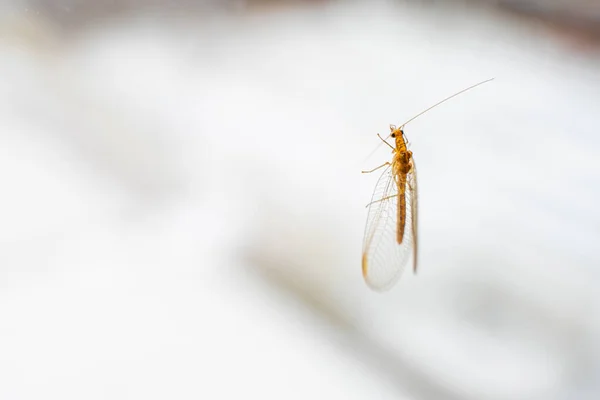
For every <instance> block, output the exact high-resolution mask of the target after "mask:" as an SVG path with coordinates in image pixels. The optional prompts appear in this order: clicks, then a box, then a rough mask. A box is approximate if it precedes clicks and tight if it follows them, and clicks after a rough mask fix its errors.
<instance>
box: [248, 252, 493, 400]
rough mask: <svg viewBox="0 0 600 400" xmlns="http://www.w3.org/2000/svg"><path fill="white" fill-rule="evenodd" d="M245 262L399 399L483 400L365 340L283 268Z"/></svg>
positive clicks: (252, 258)
mask: <svg viewBox="0 0 600 400" xmlns="http://www.w3.org/2000/svg"><path fill="white" fill-rule="evenodd" d="M245 258H246V261H247V262H248V263H249V264H250V265H251V266H252V267H251V269H250V272H251V275H254V276H256V277H257V278H258V279H259V280H260V281H262V282H264V283H266V284H267V285H268V287H269V289H271V290H274V291H276V292H278V294H281V295H283V296H284V297H288V298H292V300H294V301H300V302H301V304H303V305H304V306H307V308H308V310H309V311H310V313H311V316H312V317H315V318H316V319H317V320H318V321H317V325H324V326H326V327H327V328H328V329H327V333H328V334H329V335H331V336H330V339H331V341H332V342H333V343H335V344H336V345H337V346H338V347H339V348H341V349H343V351H344V352H347V353H349V354H353V355H354V356H355V357H356V358H357V360H358V361H360V362H361V363H363V364H364V365H365V366H367V367H369V369H370V370H373V371H377V375H378V376H381V377H382V378H384V379H386V380H388V381H390V382H391V383H392V384H393V386H394V387H396V388H397V389H398V391H399V392H400V393H401V394H402V395H403V396H406V395H408V396H410V397H412V398H415V399H423V400H434V399H435V400H437V399H445V400H484V399H483V398H482V397H481V396H478V397H474V396H473V395H469V394H467V393H464V392H461V391H459V390H458V389H457V388H455V387H452V386H451V385H450V384H444V383H443V382H439V381H438V380H437V379H435V378H434V377H433V376H431V375H430V374H428V373H426V372H425V371H423V370H422V369H421V368H419V367H418V366H416V365H414V364H413V363H412V362H411V361H410V359H409V357H408V356H407V355H405V354H402V353H401V352H399V351H398V350H397V349H392V348H389V347H387V346H386V345H385V344H383V343H380V342H377V341H376V340H374V339H373V338H371V337H369V336H368V335H367V334H366V333H365V332H362V331H361V329H360V327H358V326H356V324H355V323H354V322H353V321H352V318H351V316H344V315H343V312H340V311H341V310H339V311H336V309H335V301H334V299H324V298H323V297H324V296H322V295H321V296H320V295H319V294H316V295H313V294H311V293H310V290H309V289H308V288H307V287H306V285H302V284H300V283H299V282H296V281H294V280H293V279H291V278H290V277H289V276H287V275H285V274H282V273H279V272H277V271H280V270H285V269H284V268H280V266H275V265H273V264H272V263H271V262H270V261H269V260H266V259H264V258H262V257H256V256H249V257H245ZM246 272H248V271H246ZM365 290H366V288H365ZM373 295H375V296H377V295H379V294H375V293H374V294H373Z"/></svg>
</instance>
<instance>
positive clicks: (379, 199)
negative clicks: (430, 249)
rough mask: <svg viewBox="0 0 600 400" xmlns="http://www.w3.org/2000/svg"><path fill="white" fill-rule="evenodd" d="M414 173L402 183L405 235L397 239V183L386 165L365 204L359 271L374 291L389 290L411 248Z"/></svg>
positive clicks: (404, 264)
mask: <svg viewBox="0 0 600 400" xmlns="http://www.w3.org/2000/svg"><path fill="white" fill-rule="evenodd" d="M409 182H410V183H411V185H412V184H414V183H416V178H415V177H414V174H412V173H411V174H409V175H408V176H407V180H406V183H405V188H406V190H405V198H406V222H405V226H404V238H403V240H402V243H401V244H398V241H397V230H398V229H401V227H400V226H398V183H397V181H396V179H395V177H394V176H393V173H392V167H391V166H388V167H387V168H386V169H385V171H383V173H382V174H381V176H380V177H379V180H378V181H377V185H376V186H375V190H374V192H373V196H372V198H371V203H370V205H369V206H368V208H369V211H368V215H367V224H366V226H365V238H364V242H363V257H362V270H363V277H364V278H365V282H366V283H367V285H368V286H369V287H370V288H371V289H373V290H376V291H385V290H388V289H390V288H391V287H392V286H393V285H394V284H395V283H396V282H397V281H398V279H399V278H400V276H401V275H402V271H403V270H404V267H405V266H406V264H407V261H408V259H409V258H410V256H411V254H413V255H416V250H415V252H414V253H413V252H411V250H412V249H413V247H414V237H415V236H414V233H416V221H415V222H414V223H413V219H414V217H415V216H416V210H415V211H414V212H413V193H416V192H415V191H414V190H413V187H411V186H410V185H409ZM415 188H416V187H415Z"/></svg>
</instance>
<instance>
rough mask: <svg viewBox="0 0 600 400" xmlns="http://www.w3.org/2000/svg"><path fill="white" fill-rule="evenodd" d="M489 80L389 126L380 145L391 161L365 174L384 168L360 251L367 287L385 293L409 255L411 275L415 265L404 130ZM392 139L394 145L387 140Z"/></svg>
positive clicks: (412, 173) (410, 169)
mask: <svg viewBox="0 0 600 400" xmlns="http://www.w3.org/2000/svg"><path fill="white" fill-rule="evenodd" d="M493 79H494V78H492V79H488V80H485V81H483V82H479V83H477V84H475V85H473V86H470V87H468V88H466V89H463V90H461V91H459V92H457V93H455V94H453V95H452V96H449V97H447V98H445V99H444V100H442V101H439V102H438V103H436V104H434V105H433V106H431V107H429V108H427V109H426V110H424V111H422V112H420V113H419V114H417V115H415V116H414V117H412V118H411V119H409V120H408V121H406V122H405V123H403V124H402V125H400V126H399V127H396V126H394V125H390V134H389V135H388V136H387V137H386V138H385V139H384V138H383V137H381V135H380V134H377V136H378V137H379V139H380V140H381V142H382V143H380V145H381V144H383V143H385V144H386V145H387V146H389V147H390V148H391V149H392V161H391V162H389V161H386V162H385V163H383V164H382V165H380V166H378V167H376V168H373V169H371V170H368V171H362V173H364V174H368V173H371V172H374V171H377V170H380V169H381V168H383V169H384V170H383V173H382V174H381V176H380V177H379V179H378V181H377V184H376V185H375V190H374V191H373V195H372V197H371V202H370V203H369V204H367V208H368V213H367V223H366V226H365V236H364V242H363V250H362V273H363V277H364V279H365V282H366V283H367V285H368V286H369V287H370V288H371V289H373V290H376V291H385V290H388V289H391V287H392V286H394V284H395V283H396V282H397V281H398V279H399V278H400V276H401V274H402V271H403V270H404V267H405V265H406V264H407V262H408V260H409V259H410V258H411V256H412V265H413V272H414V273H416V272H417V265H418V249H419V246H418V244H419V241H418V196H417V170H416V166H415V160H414V157H413V153H412V151H410V150H409V149H408V140H407V139H406V136H405V134H404V127H405V126H406V125H407V124H408V123H409V122H411V121H413V120H414V119H416V118H417V117H419V116H421V115H423V114H425V113H426V112H427V111H429V110H431V109H432V108H435V107H437V106H439V105H440V104H442V103H444V102H446V101H448V100H450V99H451V98H453V97H455V96H458V95H459V94H461V93H464V92H466V91H467V90H470V89H473V88H475V87H477V86H479V85H482V84H484V83H486V82H489V81H492V80H493ZM390 137H391V138H392V139H393V140H394V145H392V144H390V143H389V142H388V141H387V139H388V138H390Z"/></svg>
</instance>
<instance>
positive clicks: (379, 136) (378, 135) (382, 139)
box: [377, 133, 395, 150]
mask: <svg viewBox="0 0 600 400" xmlns="http://www.w3.org/2000/svg"><path fill="white" fill-rule="evenodd" d="M377 137H378V138H379V139H381V141H382V142H383V143H385V144H387V145H388V146H390V148H391V149H392V150H394V149H395V147H394V146H392V145H391V144H389V143H388V142H386V141H385V139H384V138H382V137H381V135H380V134H379V133H378V134H377Z"/></svg>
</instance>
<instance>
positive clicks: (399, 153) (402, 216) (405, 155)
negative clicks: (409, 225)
mask: <svg viewBox="0 0 600 400" xmlns="http://www.w3.org/2000/svg"><path fill="white" fill-rule="evenodd" d="M391 131H392V133H391V135H390V136H391V137H392V138H394V139H395V141H396V148H395V149H394V157H393V159H392V168H393V170H394V176H395V177H396V186H397V188H398V209H397V221H398V226H397V229H396V241H397V242H398V244H402V240H403V239H404V227H405V225H406V182H407V178H406V176H407V175H408V173H409V172H410V171H411V170H412V151H410V150H408V148H407V147H406V139H405V137H404V131H403V130H402V128H393V127H392V128H391Z"/></svg>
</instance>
